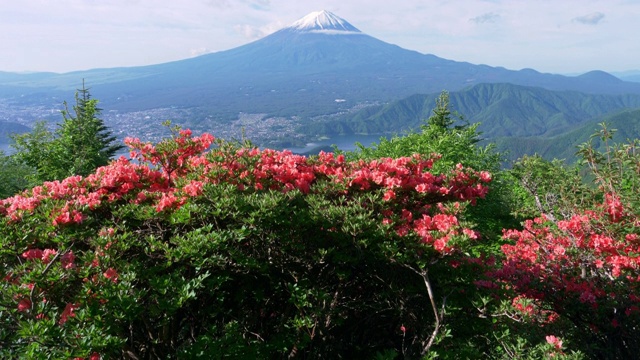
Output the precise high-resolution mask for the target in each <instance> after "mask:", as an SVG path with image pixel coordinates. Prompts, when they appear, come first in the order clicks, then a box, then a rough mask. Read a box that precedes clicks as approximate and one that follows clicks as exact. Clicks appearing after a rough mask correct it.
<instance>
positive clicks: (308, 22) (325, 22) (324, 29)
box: [288, 10, 361, 34]
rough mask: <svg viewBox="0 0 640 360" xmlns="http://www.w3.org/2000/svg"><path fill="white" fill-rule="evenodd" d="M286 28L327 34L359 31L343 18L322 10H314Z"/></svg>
mask: <svg viewBox="0 0 640 360" xmlns="http://www.w3.org/2000/svg"><path fill="white" fill-rule="evenodd" d="M288 29H290V30H293V31H299V32H314V33H316V32H320V33H328V34H344V33H361V31H360V30H358V29H357V28H356V27H355V26H353V25H351V24H349V22H347V21H346V20H345V19H343V18H341V17H339V16H337V15H335V14H333V13H332V12H329V11H326V10H322V11H315V12H312V13H310V14H309V15H307V16H305V17H303V18H302V19H300V20H298V21H296V22H294V23H293V24H291V26H289V27H288Z"/></svg>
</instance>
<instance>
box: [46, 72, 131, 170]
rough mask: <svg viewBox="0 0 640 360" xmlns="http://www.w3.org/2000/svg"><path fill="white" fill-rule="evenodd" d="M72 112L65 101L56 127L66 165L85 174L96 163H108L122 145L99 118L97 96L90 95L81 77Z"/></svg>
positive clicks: (98, 165)
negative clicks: (59, 121)
mask: <svg viewBox="0 0 640 360" xmlns="http://www.w3.org/2000/svg"><path fill="white" fill-rule="evenodd" d="M75 102H76V104H75V105H74V106H73V112H74V115H72V114H71V112H70V111H69V106H68V104H67V103H66V102H65V103H64V110H63V111H62V117H63V119H64V121H63V122H62V124H60V127H59V128H58V130H57V131H56V134H57V135H58V139H60V140H61V141H62V142H63V144H64V145H65V148H66V149H67V153H68V155H70V157H69V160H70V164H69V165H70V167H69V169H70V170H71V172H72V173H73V174H76V175H87V174H89V173H91V172H93V171H94V170H95V169H96V168H97V167H100V166H104V165H107V164H108V163H109V159H111V158H112V157H113V156H114V155H115V154H116V153H117V152H118V151H120V150H122V149H123V148H124V146H123V145H121V144H116V143H115V141H116V137H115V136H113V135H112V133H111V131H110V130H109V129H108V128H107V126H106V125H105V124H104V121H103V120H102V119H100V118H99V116H100V113H101V112H102V109H100V108H98V100H96V99H92V98H91V94H90V93H89V89H87V88H86V87H85V84H84V80H83V81H82V89H78V91H77V92H76V94H75Z"/></svg>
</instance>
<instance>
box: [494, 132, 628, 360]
mask: <svg viewBox="0 0 640 360" xmlns="http://www.w3.org/2000/svg"><path fill="white" fill-rule="evenodd" d="M600 138H601V140H602V141H603V142H605V144H606V145H605V147H604V150H602V151H598V150H596V149H595V148H594V146H593V144H592V143H587V144H584V145H583V146H581V148H580V149H579V155H580V156H581V157H582V159H583V161H584V163H585V164H586V165H587V167H588V170H589V175H590V177H591V178H592V180H593V184H594V185H595V187H594V188H592V189H587V190H591V191H592V192H593V193H592V194H589V192H588V191H583V190H585V189H584V188H581V187H579V186H578V187H577V188H578V189H579V191H578V192H577V193H574V194H571V193H567V192H566V191H567V190H568V189H570V188H569V187H567V185H568V183H569V182H571V181H572V180H571V179H565V180H562V179H559V178H558V177H555V176H551V177H547V178H546V183H543V182H540V181H537V180H536V181H531V182H530V183H534V182H538V183H540V184H542V186H539V187H535V186H534V187H531V186H530V187H528V189H529V190H530V191H532V192H533V193H534V194H535V196H537V197H538V198H539V199H543V198H547V195H548V194H550V193H551V194H554V193H555V194H556V195H557V196H561V197H563V199H562V200H561V201H559V202H555V204H553V205H551V204H549V203H547V204H546V205H545V204H543V202H542V201H540V202H539V203H541V204H542V205H541V206H540V207H541V213H542V214H541V215H540V216H538V217H536V218H535V219H532V220H528V221H526V222H525V224H524V229H522V230H518V229H516V230H505V232H504V238H505V239H506V240H508V241H509V243H508V244H505V245H503V247H502V251H503V252H504V255H505V258H504V260H503V262H502V264H501V266H500V267H499V269H497V270H496V271H494V272H491V273H490V274H489V275H490V278H492V279H497V280H498V282H488V283H485V284H484V285H486V286H488V287H497V288H500V289H502V291H504V294H503V295H501V296H503V297H505V296H507V297H508V296H511V297H513V298H514V300H513V307H514V308H516V309H519V310H520V313H521V314H523V316H521V320H522V321H525V322H526V323H529V324H532V325H534V326H536V327H544V329H546V331H548V332H549V333H551V334H554V333H555V334H562V337H563V338H566V339H568V340H569V341H571V342H572V343H573V344H574V346H576V347H578V348H580V349H581V350H582V352H584V353H585V354H586V355H588V356H590V357H593V358H609V359H628V358H633V357H634V356H636V354H637V353H638V351H639V350H640V341H639V340H638V339H639V338H638V336H637V328H638V326H639V325H640V307H639V306H640V304H639V303H638V302H639V301H640V287H639V286H638V284H639V283H638V281H639V280H640V271H639V269H640V266H639V265H640V263H639V260H640V258H639V257H638V254H640V247H639V245H638V244H639V243H640V242H639V241H638V239H639V238H638V236H639V231H638V226H639V224H640V218H639V215H640V214H639V213H638V209H639V207H638V205H640V203H639V201H640V198H638V185H640V184H639V181H640V177H639V176H638V175H639V174H640V168H639V166H638V164H640V157H639V155H638V153H637V150H636V149H637V147H638V140H634V141H630V142H629V143H626V144H618V145H610V144H608V140H609V139H610V138H611V132H610V131H609V130H608V129H607V128H606V126H603V129H602V131H601V133H600ZM529 160H533V161H539V160H538V159H529ZM549 168H550V167H549V166H546V167H540V166H538V167H537V169H538V170H540V169H542V170H543V172H541V173H538V174H537V175H541V176H545V175H546V174H549V173H552V174H559V173H558V170H557V169H555V170H553V169H552V170H553V171H551V172H549V171H547V170H548V169H549ZM523 179H526V180H527V181H529V180H530V179H532V177H523ZM574 179H575V176H574ZM556 180H558V181H556ZM580 192H582V193H580ZM545 194H547V195H545ZM584 194H589V196H584ZM563 210H565V211H563Z"/></svg>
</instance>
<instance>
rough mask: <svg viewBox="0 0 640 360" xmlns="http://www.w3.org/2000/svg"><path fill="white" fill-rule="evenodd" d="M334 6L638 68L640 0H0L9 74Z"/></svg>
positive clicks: (470, 48)
mask: <svg viewBox="0 0 640 360" xmlns="http://www.w3.org/2000/svg"><path fill="white" fill-rule="evenodd" d="M316 10H329V11H331V12H333V13H335V14H336V15H338V16H340V17H342V18H344V19H346V20H347V21H349V22H350V23H351V24H352V25H354V26H356V27H357V28H359V29H360V30H361V31H363V32H365V33H367V34H369V35H371V36H374V37H376V38H378V39H380V40H383V41H386V42H389V43H393V44H397V45H399V46H401V47H404V48H407V49H411V50H416V51H419V52H421V53H429V54H434V55H437V56H440V57H443V58H447V59H452V60H457V61H468V62H471V63H474V64H487V65H491V66H503V67H506V68H509V69H515V70H517V69H522V68H533V69H536V70H539V71H543V72H552V73H582V72H586V71H589V70H595V69H598V70H605V71H612V72H616V71H624V70H637V69H640V41H638V39H637V36H638V35H637V34H640V21H638V19H640V0H396V1H389V0H349V1H346V0H321V1H298V0H180V1H177V0H55V1H54V0H19V1H3V4H2V6H1V7H0V47H1V48H2V56H0V71H14V72H15V71H54V72H68V71H74V70H85V69H91V68H105V67H106V68H109V67H121V66H137V65H149V64H156V63H163V62H168V61H174V60H180V59H184V58H189V57H192V56H197V55H201V54H204V53H208V52H216V51H221V50H226V49H230V48H234V47H237V46H240V45H243V44H246V43H248V42H251V41H254V40H257V39H259V38H261V37H263V36H266V35H268V34H270V33H272V32H274V31H276V30H278V29H280V28H282V27H285V26H287V25H289V24H291V23H293V22H294V21H296V20H297V19H299V18H301V17H303V16H305V15H306V14H308V13H310V12H312V11H316Z"/></svg>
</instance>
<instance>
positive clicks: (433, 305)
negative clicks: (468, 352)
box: [404, 265, 444, 356]
mask: <svg viewBox="0 0 640 360" xmlns="http://www.w3.org/2000/svg"><path fill="white" fill-rule="evenodd" d="M404 267H406V268H408V269H410V270H411V271H413V272H414V273H416V274H418V275H420V277H422V280H424V285H425V286H426V288H427V293H428V294H429V301H430V302H431V309H432V310H433V315H434V316H435V318H436V325H435V328H434V329H433V333H432V334H431V336H430V337H429V341H428V342H427V344H426V345H425V346H424V347H423V348H422V351H421V352H420V356H424V355H426V354H427V352H429V349H430V348H431V346H432V345H433V342H434V341H435V339H436V336H437V335H438V331H439V330H440V325H441V321H442V319H441V316H440V314H439V313H438V307H437V306H436V301H435V299H434V296H433V289H432V288H431V282H430V281H429V275H428V270H426V269H425V270H422V271H418V270H416V269H414V268H413V267H411V266H409V265H404ZM442 315H443V316H444V313H443V314H442ZM423 344H424V342H423Z"/></svg>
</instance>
